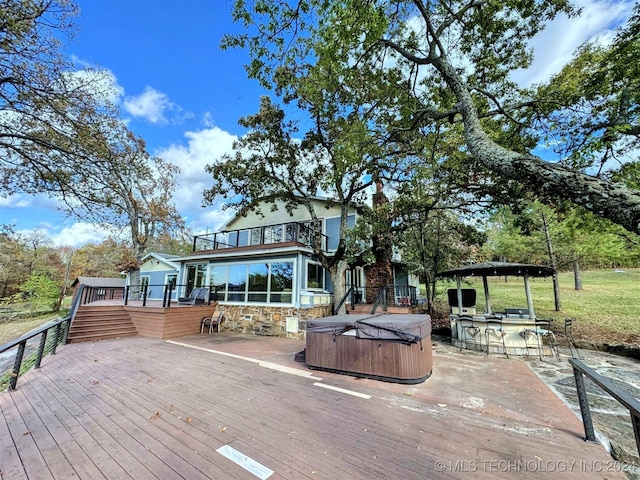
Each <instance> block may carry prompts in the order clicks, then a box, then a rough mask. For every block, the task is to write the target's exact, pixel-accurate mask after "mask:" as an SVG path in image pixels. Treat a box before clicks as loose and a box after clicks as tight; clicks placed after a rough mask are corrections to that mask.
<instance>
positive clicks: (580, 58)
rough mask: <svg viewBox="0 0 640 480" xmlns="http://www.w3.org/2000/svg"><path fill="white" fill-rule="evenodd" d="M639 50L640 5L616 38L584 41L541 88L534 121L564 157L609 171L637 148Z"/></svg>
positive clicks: (639, 132)
mask: <svg viewBox="0 0 640 480" xmlns="http://www.w3.org/2000/svg"><path fill="white" fill-rule="evenodd" d="M638 55H640V5H636V6H635V7H634V12H633V14H632V16H631V18H630V19H629V21H628V22H627V24H626V25H624V26H622V27H620V28H619V29H618V31H617V34H616V37H615V38H614V41H613V43H611V44H610V45H603V44H602V43H600V42H599V40H596V41H593V42H590V43H587V44H584V45H582V46H581V47H580V48H579V49H578V51H577V52H576V54H575V56H574V58H573V60H572V61H571V62H570V63H568V64H567V65H566V66H565V67H564V68H563V69H562V71H561V72H560V73H558V74H557V75H555V76H554V77H553V78H551V80H550V81H549V82H548V83H547V84H543V85H541V86H540V87H539V88H538V90H537V92H536V96H537V97H538V98H540V100H541V102H540V103H539V105H538V109H537V112H536V113H535V118H536V119H538V120H539V121H538V123H537V125H536V126H537V128H538V129H540V130H541V131H543V132H544V133H545V140H546V141H547V142H548V143H551V144H552V145H554V149H555V150H556V151H557V152H558V154H559V155H560V157H561V158H563V159H565V160H564V161H565V162H567V163H569V164H570V165H572V166H574V167H576V168H591V169H593V170H595V171H597V172H598V173H599V174H602V175H608V174H609V172H608V170H610V169H613V170H614V171H615V170H617V169H618V168H620V166H621V164H623V163H625V162H626V161H627V160H626V159H625V158H624V157H625V156H626V155H627V154H628V153H629V152H633V151H634V150H635V149H637V148H638V146H639V140H640V115H639V111H638V107H639V105H640V94H639V93H638V87H640V81H639V80H638V78H639V77H638V67H637V62H636V61H635V59H636V58H637V57H638ZM634 160H635V159H634ZM635 165H637V163H636V164H635ZM636 168H637V167H636ZM629 187H630V188H633V189H635V190H638V186H637V185H636V186H635V187H632V186H630V185H629Z"/></svg>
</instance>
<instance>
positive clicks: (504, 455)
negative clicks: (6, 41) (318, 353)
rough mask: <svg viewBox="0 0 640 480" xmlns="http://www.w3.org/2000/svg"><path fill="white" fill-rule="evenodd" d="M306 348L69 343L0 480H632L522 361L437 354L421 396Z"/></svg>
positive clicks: (26, 385)
mask: <svg viewBox="0 0 640 480" xmlns="http://www.w3.org/2000/svg"><path fill="white" fill-rule="evenodd" d="M303 347H304V342H301V341H295V340H287V339H279V338H263V337H248V336H237V335H231V334H224V333H223V334H212V335H207V334H203V335H193V336H190V337H184V338H181V339H178V340H175V341H172V340H170V341H164V340H159V339H150V338H141V337H132V338H123V339H117V340H104V341H100V342H87V343H78V344H70V345H66V346H62V347H60V348H59V350H58V354H57V355H55V356H49V357H47V358H46V359H45V360H44V362H43V366H42V368H41V369H39V370H35V371H30V372H29V373H27V374H26V375H24V376H23V377H21V378H20V381H19V382H18V389H17V390H16V391H14V392H3V393H0V409H1V411H2V414H3V416H2V417H1V418H0V477H1V478H2V479H10V480H16V479H32V480H33V479H71V478H80V479H89V480H95V479H135V480H143V479H162V480H166V479H189V480H191V479H252V478H270V479H301V478H313V479H330V480H334V479H365V478H366V479H371V478H383V479H385V478H388V479H395V478H398V479H411V478H416V479H417V478H422V479H424V478H505V479H506V478H536V479H538V478H581V479H595V478H599V479H602V478H608V479H615V478H621V479H624V478H626V475H625V474H624V473H621V472H619V471H616V470H617V468H616V464H615V462H613V461H612V460H611V457H610V456H609V455H608V454H607V452H606V451H605V450H604V448H603V447H602V446H601V445H599V444H592V443H587V442H585V441H584V440H583V438H582V437H583V430H582V424H581V422H580V421H579V420H578V419H577V418H576V417H575V415H574V414H573V413H571V412H570V411H569V409H568V408H567V407H566V406H565V405H564V404H563V403H562V402H561V401H560V400H559V399H558V397H557V396H556V395H554V394H553V392H551V390H549V388H548V387H547V386H546V385H545V384H544V383H542V381H541V380H540V379H539V378H538V377H537V376H536V375H535V374H533V373H532V372H531V370H530V369H529V367H528V366H527V365H526V364H525V363H524V362H522V361H519V360H517V359H508V360H507V359H504V358H502V357H498V356H495V357H489V358H487V357H486V356H485V355H478V354H475V353H469V352H462V353H460V352H458V351H457V350H455V349H453V348H451V347H450V346H448V347H447V346H445V345H440V344H436V345H434V370H433V376H432V377H431V378H430V379H428V380H427V381H426V382H424V383H423V384H419V385H410V386H408V385H399V384H391V383H383V382H377V381H374V380H367V379H356V378H352V377H347V376H341V375H334V374H330V373H325V372H313V371H310V370H308V369H306V368H304V365H303V364H300V363H296V362H295V361H294V358H293V356H294V354H295V353H296V352H298V351H300V350H301V349H302V348H303ZM265 362H266V363H265ZM328 387H337V388H341V389H344V390H345V391H340V390H334V389H329V388H328ZM355 394H357V395H355Z"/></svg>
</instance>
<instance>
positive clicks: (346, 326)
mask: <svg viewBox="0 0 640 480" xmlns="http://www.w3.org/2000/svg"><path fill="white" fill-rule="evenodd" d="M350 330H355V336H356V338H363V339H370V340H390V341H396V342H404V343H417V342H419V341H420V340H422V339H423V338H424V337H429V336H430V335H431V317H430V316H429V315H405V314H395V315H394V314H380V315H335V316H333V317H326V318H318V319H314V320H309V321H307V332H308V333H326V334H332V335H342V334H344V333H346V332H348V331H350Z"/></svg>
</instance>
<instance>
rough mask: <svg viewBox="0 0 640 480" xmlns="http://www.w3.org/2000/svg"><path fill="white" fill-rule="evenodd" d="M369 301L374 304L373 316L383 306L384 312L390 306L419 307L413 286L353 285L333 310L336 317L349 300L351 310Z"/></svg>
mask: <svg viewBox="0 0 640 480" xmlns="http://www.w3.org/2000/svg"><path fill="white" fill-rule="evenodd" d="M390 292H393V294H392V295H391V294H390ZM367 299H370V300H369V302H370V303H372V304H373V306H372V308H371V314H372V315H373V314H375V313H376V310H377V309H378V307H379V306H382V309H383V311H385V312H386V311H387V308H388V307H390V306H394V307H415V306H416V305H418V296H417V293H416V287H413V286H411V285H383V286H382V287H379V288H373V287H356V286H354V285H352V286H350V287H349V288H348V289H347V293H345V295H344V297H342V299H341V300H340V302H339V303H338V305H337V306H336V307H335V308H334V309H333V314H334V315H335V314H336V312H339V311H340V309H341V308H342V306H343V305H344V304H345V302H346V301H347V300H349V305H350V306H351V310H354V306H355V305H356V304H359V303H363V302H364V303H367Z"/></svg>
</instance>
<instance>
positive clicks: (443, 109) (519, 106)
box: [223, 0, 640, 232]
mask: <svg viewBox="0 0 640 480" xmlns="http://www.w3.org/2000/svg"><path fill="white" fill-rule="evenodd" d="M577 13H578V12H577V11H576V10H575V9H574V8H573V7H572V6H571V5H570V3H569V2H568V1H566V0H543V1H533V0H527V1H524V2H523V1H520V0H517V1H506V2H497V1H489V2H464V1H448V0H445V1H437V2H424V1H411V2H410V1H405V0H389V1H384V2H378V3H371V2H369V1H366V0H350V1H347V2H326V1H324V0H301V1H299V2H294V3H291V2H287V1H284V0H280V1H275V2H270V3H269V4H268V5H267V4H266V3H265V2H246V1H244V0H238V1H237V2H236V3H235V6H234V18H235V19H236V20H237V21H239V22H241V23H242V24H243V25H244V26H245V27H246V29H245V31H244V32H243V33H242V34H239V35H236V36H227V37H225V39H224V41H223V47H225V48H237V47H242V48H247V49H248V50H249V54H250V56H251V59H252V60H251V64H250V65H248V66H247V71H248V74H249V77H250V78H255V79H257V80H259V81H260V82H261V83H262V84H263V85H265V86H268V87H270V88H273V89H274V90H275V92H276V93H277V94H278V95H281V96H282V98H283V100H284V101H285V103H287V104H294V103H295V106H297V107H299V108H302V109H305V110H307V111H308V112H310V113H311V115H312V118H313V119H314V121H317V122H316V123H315V125H314V128H315V131H314V134H313V135H310V136H305V139H307V140H312V141H313V142H314V144H315V145H320V146H322V147H323V148H327V147H328V146H331V147H332V148H334V149H333V150H332V151H334V152H336V153H339V155H338V156H336V157H335V158H334V159H332V160H335V165H336V167H337V168H336V171H348V170H347V169H346V168H348V167H349V166H350V164H349V162H348V161H347V159H348V158H351V157H352V156H354V157H358V156H360V157H361V153H362V152H363V151H366V153H367V155H368V159H367V161H368V162H369V165H367V167H366V169H361V170H360V172H361V174H362V175H363V176H364V177H363V178H368V177H366V175H371V176H372V177H373V178H374V179H376V180H378V179H386V180H393V181H404V180H406V179H407V178H406V176H409V177H410V176H411V175H412V173H413V172H414V171H415V170H416V165H420V164H421V163H422V162H424V160H425V159H428V161H432V162H435V163H434V164H438V165H440V166H441V167H442V169H441V170H440V171H434V172H433V174H434V177H433V178H438V179H439V178H440V177H437V176H435V175H442V174H443V173H444V172H450V173H451V174H453V173H455V174H457V179H458V180H459V181H462V180H464V175H465V174H467V175H468V177H469V179H472V180H473V182H472V183H473V185H474V186H478V185H480V186H482V187H483V189H482V190H481V189H477V190H471V191H470V192H469V193H470V194H473V193H481V194H484V195H487V194H494V195H501V197H499V198H507V197H508V195H509V194H511V193H513V192H515V193H521V192H522V191H524V190H528V191H531V192H534V193H535V194H536V195H538V196H541V197H544V198H551V199H552V200H555V199H557V198H563V199H568V200H571V201H573V202H575V203H576V204H579V205H582V206H584V208H586V209H588V210H590V211H593V212H596V213H597V214H599V215H603V216H605V217H606V218H609V219H611V220H613V221H615V222H616V223H618V224H620V225H623V226H624V227H625V228H627V229H628V230H629V231H632V232H637V231H638V225H639V224H640V195H638V193H637V192H634V191H630V190H628V189H626V188H621V187H619V186H616V185H612V184H611V182H609V181H608V179H601V180H598V179H594V178H592V177H590V176H589V175H585V174H583V172H581V171H579V172H575V171H570V169H569V168H567V164H551V163H547V162H544V161H543V160H542V159H540V158H537V157H535V156H533V155H530V154H528V153H527V152H528V151H530V150H531V149H532V148H533V147H534V146H535V145H536V143H537V140H538V138H539V134H538V132H537V131H536V130H535V129H534V128H532V127H541V126H545V127H549V124H548V122H549V120H548V118H549V112H551V111H556V110H557V111H561V110H562V109H563V108H566V109H567V110H568V109H570V108H573V107H575V105H573V104H572V103H571V101H572V100H575V99H576V97H575V96H573V97H571V96H563V95H562V94H561V93H560V94H559V95H558V98H559V99H560V100H561V101H560V103H558V102H556V103H555V104H554V103H552V101H553V100H554V95H553V94H554V88H555V87H551V88H550V89H549V91H548V92H543V91H542V90H540V91H538V92H534V91H526V90H524V89H521V88H519V87H518V85H516V84H515V83H514V82H513V81H511V79H510V73H511V72H513V71H514V70H516V69H520V68H523V67H527V66H528V65H530V62H531V58H532V57H531V48H530V45H529V41H530V40H531V39H532V38H533V36H535V35H536V34H537V33H538V32H540V31H541V30H542V29H543V28H544V26H545V25H546V24H547V22H548V21H549V20H552V19H553V18H555V17H556V16H557V15H561V14H565V15H568V16H573V15H575V14H577ZM620 38H622V36H621V37H620ZM625 48H626V47H625ZM624 51H625V52H627V50H624ZM595 53H597V52H595ZM620 55H622V54H621V53H620ZM625 55H627V53H625ZM594 58H595V57H594ZM624 58H626V59H629V58H630V57H629V56H628V55H627V56H625V57H624ZM628 63H630V64H634V62H628ZM636 90H637V89H636ZM544 93H548V96H545V95H544ZM564 100H567V103H562V101H564ZM545 102H547V103H545ZM327 118H332V119H334V120H333V121H332V122H326V119H327ZM621 128H622V130H625V128H626V127H621ZM345 130H346V131H349V132H350V133H351V134H352V135H351V137H350V136H349V135H343V134H342V133H343V132H344V131H345ZM567 131H569V130H567ZM362 132H366V134H363V133H362ZM588 135H589V133H585V134H584V138H586V137H588ZM441 137H443V138H446V139H447V141H446V144H447V145H448V146H449V147H450V148H451V149H452V150H450V152H449V153H451V152H453V149H454V148H457V154H455V153H453V154H451V155H441V156H440V157H439V158H438V155H434V151H435V148H436V147H435V145H436V143H440V144H441V142H440V141H439V138H441ZM341 143H343V145H341ZM345 143H346V145H344V144H345ZM356 145H360V146H362V145H365V146H366V148H365V149H364V150H362V149H359V148H354V147H355V146H356ZM443 158H445V159H446V160H442V159H443ZM447 163H448V165H447V166H448V167H449V170H447V169H446V168H444V166H445V164H447ZM351 166H352V167H353V165H351ZM432 166H433V165H432ZM577 166H579V165H577ZM613 198H615V200H612V199H613Z"/></svg>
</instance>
